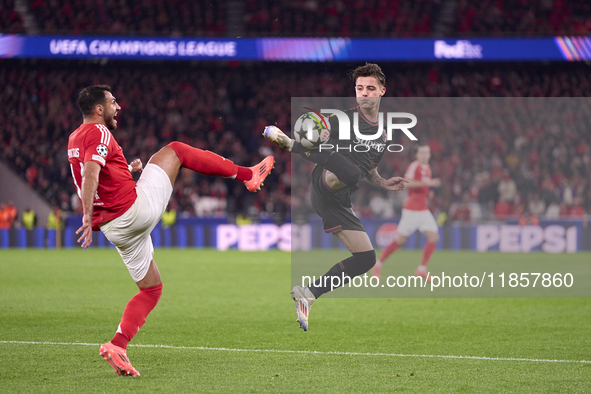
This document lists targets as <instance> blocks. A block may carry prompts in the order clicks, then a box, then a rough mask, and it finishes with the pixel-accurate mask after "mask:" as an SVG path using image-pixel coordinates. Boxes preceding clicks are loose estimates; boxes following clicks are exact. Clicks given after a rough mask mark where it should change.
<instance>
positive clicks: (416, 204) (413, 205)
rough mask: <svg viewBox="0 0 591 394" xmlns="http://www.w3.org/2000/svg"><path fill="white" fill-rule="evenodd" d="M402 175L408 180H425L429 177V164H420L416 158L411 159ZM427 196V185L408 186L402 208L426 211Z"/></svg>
mask: <svg viewBox="0 0 591 394" xmlns="http://www.w3.org/2000/svg"><path fill="white" fill-rule="evenodd" d="M404 177H405V178H406V179H408V180H409V181H427V180H429V179H431V166H430V165H429V164H421V163H419V161H418V160H415V161H413V162H412V163H410V164H409V165H408V167H407V168H406V173H405V174H404ZM428 198H429V186H421V187H409V188H408V198H407V199H406V202H405V203H404V206H403V207H402V208H403V209H410V210H411V211H426V210H427V209H429V207H428V206H427V199H428Z"/></svg>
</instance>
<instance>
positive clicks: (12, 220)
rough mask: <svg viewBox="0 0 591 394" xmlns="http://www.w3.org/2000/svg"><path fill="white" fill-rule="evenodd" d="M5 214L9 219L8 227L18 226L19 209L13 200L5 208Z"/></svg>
mask: <svg viewBox="0 0 591 394" xmlns="http://www.w3.org/2000/svg"><path fill="white" fill-rule="evenodd" d="M4 212H5V215H6V218H7V219H8V227H13V226H14V225H15V224H18V222H17V221H16V220H17V218H18V209H17V207H16V206H15V205H14V202H13V201H12V200H8V203H7V204H6V205H5V206H4Z"/></svg>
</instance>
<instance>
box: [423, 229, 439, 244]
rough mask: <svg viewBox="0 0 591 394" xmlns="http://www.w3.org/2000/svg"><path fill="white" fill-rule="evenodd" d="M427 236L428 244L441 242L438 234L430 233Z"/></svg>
mask: <svg viewBox="0 0 591 394" xmlns="http://www.w3.org/2000/svg"><path fill="white" fill-rule="evenodd" d="M425 236H426V237H427V242H429V243H437V241H439V234H438V233H435V232H429V233H428V234H425Z"/></svg>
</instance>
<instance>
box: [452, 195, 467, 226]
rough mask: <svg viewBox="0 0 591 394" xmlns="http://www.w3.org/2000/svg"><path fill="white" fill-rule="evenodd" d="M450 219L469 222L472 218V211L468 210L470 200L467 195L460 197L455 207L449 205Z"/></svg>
mask: <svg viewBox="0 0 591 394" xmlns="http://www.w3.org/2000/svg"><path fill="white" fill-rule="evenodd" d="M450 213H451V215H452V219H453V220H456V221H458V222H469V221H470V220H471V219H472V212H471V210H470V201H469V199H468V196H464V197H463V198H462V202H461V203H460V204H458V205H457V206H456V207H455V209H454V207H453V206H452V207H450Z"/></svg>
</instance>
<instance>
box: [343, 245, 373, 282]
mask: <svg viewBox="0 0 591 394" xmlns="http://www.w3.org/2000/svg"><path fill="white" fill-rule="evenodd" d="M352 263H353V264H352V266H351V268H350V270H348V272H350V273H351V274H352V275H353V276H357V275H361V274H364V273H366V272H367V271H369V270H370V269H372V268H373V266H374V265H375V264H376V252H375V250H373V249H372V250H368V251H367V252H356V253H353V261H352Z"/></svg>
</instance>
